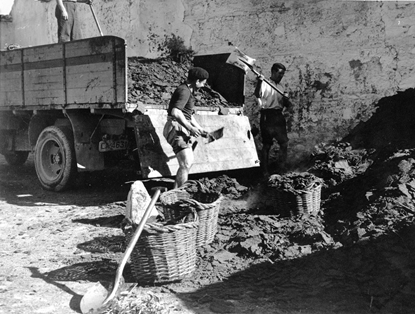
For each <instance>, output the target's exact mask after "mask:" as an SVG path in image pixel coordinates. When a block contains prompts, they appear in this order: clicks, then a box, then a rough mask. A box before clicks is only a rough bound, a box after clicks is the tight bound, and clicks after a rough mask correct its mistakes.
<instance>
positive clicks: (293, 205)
mask: <svg viewBox="0 0 415 314" xmlns="http://www.w3.org/2000/svg"><path fill="white" fill-rule="evenodd" d="M321 187H322V183H321V182H319V181H317V182H315V183H314V184H313V186H312V187H311V188H309V189H308V190H301V191H300V190H296V191H286V190H279V189H275V191H274V193H273V195H274V201H275V203H276V210H277V211H278V213H280V214H282V215H284V216H298V215H302V214H311V215H315V214H317V213H318V211H319V210H320V203H321Z"/></svg>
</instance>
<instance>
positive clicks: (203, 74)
mask: <svg viewBox="0 0 415 314" xmlns="http://www.w3.org/2000/svg"><path fill="white" fill-rule="evenodd" d="M208 78H209V73H208V71H206V70H205V69H203V68H199V67H194V68H191V69H190V70H189V72H188V73H187V79H188V80H189V81H196V80H200V81H202V80H207V79H208Z"/></svg>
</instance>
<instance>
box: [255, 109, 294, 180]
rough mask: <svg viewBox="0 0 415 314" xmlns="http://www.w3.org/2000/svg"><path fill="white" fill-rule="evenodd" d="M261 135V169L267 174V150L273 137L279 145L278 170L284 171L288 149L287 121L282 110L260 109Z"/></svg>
mask: <svg viewBox="0 0 415 314" xmlns="http://www.w3.org/2000/svg"><path fill="white" fill-rule="evenodd" d="M260 127H261V136H262V144H263V147H262V154H261V155H262V156H261V157H262V160H261V163H262V169H263V172H264V175H265V176H268V175H269V169H268V167H269V151H270V149H271V146H272V144H273V139H274V138H275V139H276V140H277V141H278V144H279V146H280V152H279V154H278V157H279V165H278V166H279V168H280V171H282V172H284V171H285V167H286V161H287V151H288V136H287V123H286V121H285V118H284V115H283V114H282V110H272V109H268V110H262V111H261V119H260Z"/></svg>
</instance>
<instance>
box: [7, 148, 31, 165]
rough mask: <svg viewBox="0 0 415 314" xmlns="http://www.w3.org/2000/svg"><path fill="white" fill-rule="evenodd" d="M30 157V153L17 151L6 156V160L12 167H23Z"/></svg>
mask: <svg viewBox="0 0 415 314" xmlns="http://www.w3.org/2000/svg"><path fill="white" fill-rule="evenodd" d="M28 156H29V152H23V151H17V152H12V153H7V154H5V155H4V159H6V161H7V163H8V164H9V165H10V166H21V165H23V164H24V163H25V162H26V160H27V157H28Z"/></svg>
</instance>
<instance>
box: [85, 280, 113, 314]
mask: <svg viewBox="0 0 415 314" xmlns="http://www.w3.org/2000/svg"><path fill="white" fill-rule="evenodd" d="M107 296H108V291H107V289H105V288H104V286H103V285H101V284H100V283H99V282H96V283H95V284H94V285H93V286H92V287H91V288H89V289H88V291H87V292H86V293H85V294H84V296H83V297H82V299H81V303H80V308H81V312H82V314H89V313H92V314H93V313H95V311H97V310H98V309H100V308H101V307H102V306H103V304H104V300H105V299H106V297H107ZM91 311H92V312H91Z"/></svg>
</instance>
